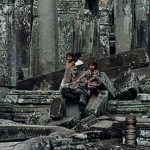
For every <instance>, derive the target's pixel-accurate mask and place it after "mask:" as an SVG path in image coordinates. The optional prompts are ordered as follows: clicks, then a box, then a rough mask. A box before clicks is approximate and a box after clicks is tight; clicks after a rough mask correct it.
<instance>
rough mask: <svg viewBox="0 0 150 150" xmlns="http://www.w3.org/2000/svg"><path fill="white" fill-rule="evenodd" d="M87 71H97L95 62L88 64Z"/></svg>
mask: <svg viewBox="0 0 150 150" xmlns="http://www.w3.org/2000/svg"><path fill="white" fill-rule="evenodd" d="M88 69H90V70H95V69H97V63H96V62H90V63H89V64H88Z"/></svg>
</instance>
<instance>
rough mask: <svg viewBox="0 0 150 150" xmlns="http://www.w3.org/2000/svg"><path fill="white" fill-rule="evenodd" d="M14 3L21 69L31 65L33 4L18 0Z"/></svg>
mask: <svg viewBox="0 0 150 150" xmlns="http://www.w3.org/2000/svg"><path fill="white" fill-rule="evenodd" d="M14 5H15V31H16V49H17V58H18V59H17V69H18V70H19V68H28V67H29V59H30V50H29V46H30V33H31V4H30V3H26V2H25V1H20V0H16V1H15V4H14ZM27 77H28V76H27ZM27 77H26V78H27Z"/></svg>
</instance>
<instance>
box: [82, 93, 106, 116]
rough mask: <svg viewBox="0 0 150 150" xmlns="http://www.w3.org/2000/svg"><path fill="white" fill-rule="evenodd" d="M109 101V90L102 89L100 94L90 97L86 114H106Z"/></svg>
mask: <svg viewBox="0 0 150 150" xmlns="http://www.w3.org/2000/svg"><path fill="white" fill-rule="evenodd" d="M107 102H108V91H100V93H99V95H98V96H96V97H95V96H93V97H91V98H90V100H89V102H88V104H87V106H86V108H85V114H86V115H90V114H95V115H96V116H100V115H101V114H105V113H106V110H107Z"/></svg>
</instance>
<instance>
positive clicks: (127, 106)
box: [108, 100, 150, 114]
mask: <svg viewBox="0 0 150 150" xmlns="http://www.w3.org/2000/svg"><path fill="white" fill-rule="evenodd" d="M110 103H111V104H110V105H109V104H108V112H110V113H112V114H115V113H118V114H128V113H137V114H138V113H143V114H145V113H147V112H149V107H150V104H149V103H148V102H139V101H136V100H134V101H128V100H124V101H118V102H115V103H114V101H111V102H110Z"/></svg>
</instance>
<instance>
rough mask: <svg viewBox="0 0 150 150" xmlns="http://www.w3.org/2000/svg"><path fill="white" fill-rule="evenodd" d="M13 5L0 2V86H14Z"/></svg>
mask: <svg viewBox="0 0 150 150" xmlns="http://www.w3.org/2000/svg"><path fill="white" fill-rule="evenodd" d="M15 54H16V48H15V36H14V7H13V4H11V2H9V3H8V4H7V3H5V4H0V86H2V87H6V86H9V87H12V86H13V87H14V86H16V55H15Z"/></svg>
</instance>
